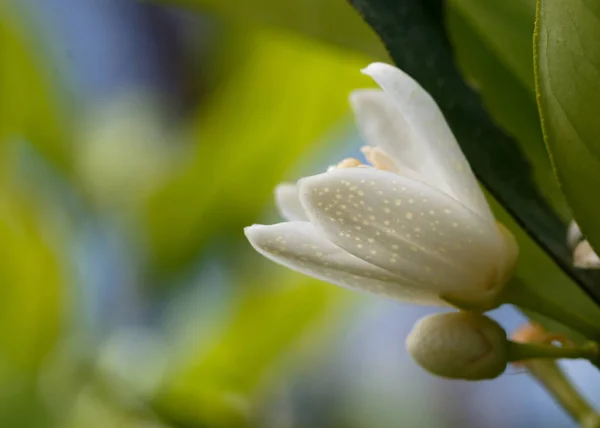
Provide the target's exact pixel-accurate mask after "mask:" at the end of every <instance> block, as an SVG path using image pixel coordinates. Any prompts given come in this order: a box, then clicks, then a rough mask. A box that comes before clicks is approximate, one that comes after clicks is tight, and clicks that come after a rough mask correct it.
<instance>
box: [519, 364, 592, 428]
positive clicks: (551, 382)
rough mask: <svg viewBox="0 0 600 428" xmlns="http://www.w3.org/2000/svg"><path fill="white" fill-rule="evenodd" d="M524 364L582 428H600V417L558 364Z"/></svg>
mask: <svg viewBox="0 0 600 428" xmlns="http://www.w3.org/2000/svg"><path fill="white" fill-rule="evenodd" d="M523 364H524V366H525V367H526V368H527V370H529V372H530V373H531V375H532V376H533V377H534V378H535V379H536V380H537V381H538V382H539V383H540V384H542V385H543V386H544V388H545V389H546V391H548V393H549V394H550V395H552V397H553V398H554V399H555V400H556V402H558V403H559V404H560V405H561V406H562V407H563V409H565V411H566V412H567V413H568V414H569V415H571V417H572V418H573V419H574V420H576V421H577V422H579V424H580V425H581V427H582V428H600V415H598V413H596V411H595V410H594V409H593V408H592V407H591V406H590V404H589V403H588V402H587V401H586V400H585V398H583V397H582V396H581V394H580V393H579V391H578V390H577V389H576V388H575V387H574V386H573V384H572V383H571V382H570V380H569V379H568V378H567V377H566V375H565V374H564V373H563V371H562V370H561V369H560V367H558V365H557V364H556V362H554V361H549V360H529V361H525V362H523Z"/></svg>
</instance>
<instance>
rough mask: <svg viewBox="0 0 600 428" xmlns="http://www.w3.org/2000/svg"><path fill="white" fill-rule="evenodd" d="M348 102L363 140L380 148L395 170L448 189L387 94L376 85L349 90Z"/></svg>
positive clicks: (423, 147) (425, 148)
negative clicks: (371, 87) (374, 87)
mask: <svg viewBox="0 0 600 428" xmlns="http://www.w3.org/2000/svg"><path fill="white" fill-rule="evenodd" d="M350 104H351V105H352V109H353V110H354V115H355V117H356V121H357V123H358V128H359V131H360V132H361V134H362V136H363V138H364V140H365V142H366V143H367V144H369V146H373V147H376V148H379V149H381V150H383V151H384V152H385V153H386V154H387V155H388V156H389V157H390V158H391V160H392V161H393V163H394V166H395V170H396V171H397V172H399V173H400V174H402V175H407V176H410V177H414V178H419V179H420V180H422V181H425V182H427V183H430V184H431V185H432V186H434V187H437V188H440V189H444V190H448V191H449V189H446V187H447V186H446V184H445V182H444V180H443V177H441V176H440V175H439V173H438V170H437V168H436V167H435V165H434V164H433V163H432V162H431V159H429V158H428V156H427V147H426V146H425V145H424V144H421V141H420V137H419V136H418V135H416V134H415V133H414V132H413V131H412V129H411V128H410V126H409V125H408V123H407V122H406V119H405V118H404V116H402V114H401V112H400V111H399V110H398V109H397V108H396V106H395V105H394V102H393V101H392V100H391V99H390V98H389V96H388V95H387V94H385V93H384V92H383V91H381V90H378V89H361V90H358V91H354V92H352V93H351V94H350ZM367 158H368V156H367ZM369 161H370V159H369ZM371 163H373V162H371ZM380 169H382V168H380ZM383 169H385V168H383ZM387 170H388V171H393V169H391V168H388V169H387Z"/></svg>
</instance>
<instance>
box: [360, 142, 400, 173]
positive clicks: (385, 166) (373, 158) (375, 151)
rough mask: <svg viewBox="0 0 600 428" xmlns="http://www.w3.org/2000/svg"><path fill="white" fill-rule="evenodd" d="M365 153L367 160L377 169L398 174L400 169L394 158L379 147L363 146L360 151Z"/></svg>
mask: <svg viewBox="0 0 600 428" xmlns="http://www.w3.org/2000/svg"><path fill="white" fill-rule="evenodd" d="M360 151H361V152H363V153H364V155H365V158H367V160H368V161H369V163H371V165H373V166H374V167H375V168H377V169H381V170H384V171H390V172H398V168H397V167H396V165H395V164H394V161H393V160H392V158H390V157H389V156H388V154H387V153H386V152H384V151H383V150H381V149H380V148H379V147H372V146H363V147H361V149H360Z"/></svg>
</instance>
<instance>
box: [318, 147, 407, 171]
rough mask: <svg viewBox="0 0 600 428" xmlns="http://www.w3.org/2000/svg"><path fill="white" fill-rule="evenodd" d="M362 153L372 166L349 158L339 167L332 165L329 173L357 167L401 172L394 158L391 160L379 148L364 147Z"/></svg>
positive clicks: (339, 164) (328, 169) (338, 165)
mask: <svg viewBox="0 0 600 428" xmlns="http://www.w3.org/2000/svg"><path fill="white" fill-rule="evenodd" d="M360 151H361V152H362V153H363V154H364V155H365V158H366V159H367V161H368V162H369V163H370V165H365V164H363V163H361V161H359V160H358V159H355V158H347V159H344V160H343V161H341V162H339V163H338V164H337V165H331V166H330V167H329V168H327V171H328V172H329V171H333V170H336V169H344V168H356V167H362V168H369V167H371V166H372V167H374V168H376V169H381V170H383V171H389V172H394V173H396V174H397V173H398V172H399V170H398V168H397V167H396V165H395V164H394V161H393V160H392V158H390V157H389V156H388V154H387V153H386V152H384V151H383V150H382V149H380V148H379V147H372V146H363V147H361V148H360Z"/></svg>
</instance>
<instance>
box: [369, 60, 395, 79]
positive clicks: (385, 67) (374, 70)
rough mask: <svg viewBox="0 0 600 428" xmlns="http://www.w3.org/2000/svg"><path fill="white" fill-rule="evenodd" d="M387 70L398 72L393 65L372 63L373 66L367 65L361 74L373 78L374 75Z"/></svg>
mask: <svg viewBox="0 0 600 428" xmlns="http://www.w3.org/2000/svg"><path fill="white" fill-rule="evenodd" d="M385 70H397V68H396V67H394V66H393V65H390V64H386V63H383V62H372V63H371V64H369V65H367V66H366V67H365V68H363V69H362V70H360V72H361V73H362V74H365V75H367V76H371V77H372V76H373V74H376V73H379V72H381V71H385Z"/></svg>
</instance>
